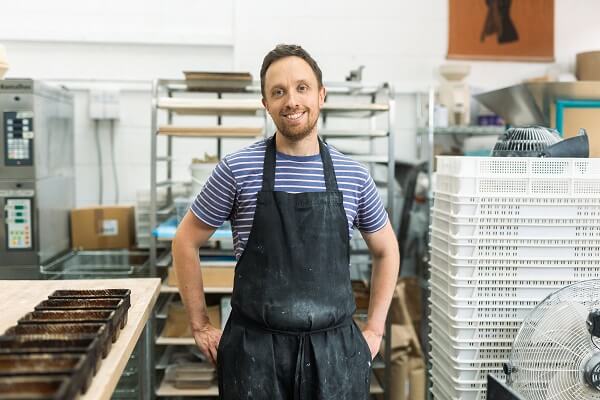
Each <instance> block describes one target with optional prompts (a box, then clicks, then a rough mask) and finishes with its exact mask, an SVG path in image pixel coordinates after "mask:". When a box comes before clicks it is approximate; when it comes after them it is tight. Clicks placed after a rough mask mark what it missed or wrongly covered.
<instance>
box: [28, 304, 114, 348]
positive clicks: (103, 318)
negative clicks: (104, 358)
mask: <svg viewBox="0 0 600 400" xmlns="http://www.w3.org/2000/svg"><path fill="white" fill-rule="evenodd" d="M123 318H124V314H123V313H120V314H117V312H116V310H68V311H62V310H43V311H32V312H30V313H27V314H25V316H23V318H21V319H19V321H18V324H19V325H22V324H57V323H102V324H107V327H108V330H109V334H110V335H111V338H112V341H113V343H114V342H115V341H116V340H117V339H118V337H119V332H120V327H121V325H122V324H123V322H124V321H123Z"/></svg>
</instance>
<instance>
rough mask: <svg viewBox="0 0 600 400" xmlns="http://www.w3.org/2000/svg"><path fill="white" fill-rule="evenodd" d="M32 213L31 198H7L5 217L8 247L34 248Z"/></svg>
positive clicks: (15, 248) (18, 248)
mask: <svg viewBox="0 0 600 400" xmlns="http://www.w3.org/2000/svg"><path fill="white" fill-rule="evenodd" d="M31 214H32V210H31V199H28V198H12V199H6V204H5V206H4V217H5V224H6V241H7V243H6V248H7V249H11V250H30V249H32V248H33V241H32V239H31V238H32V236H31V235H32V232H33V230H32V226H31V225H32V224H31V221H32V219H31Z"/></svg>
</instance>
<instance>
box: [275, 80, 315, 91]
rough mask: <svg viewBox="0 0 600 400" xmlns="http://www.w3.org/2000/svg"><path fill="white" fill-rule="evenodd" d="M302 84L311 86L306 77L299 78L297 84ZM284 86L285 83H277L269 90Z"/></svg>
mask: <svg viewBox="0 0 600 400" xmlns="http://www.w3.org/2000/svg"><path fill="white" fill-rule="evenodd" d="M300 84H304V85H306V86H310V84H309V83H308V81H307V80H305V79H298V80H297V81H296V85H300ZM283 88H284V85H283V84H281V83H276V84H274V85H273V86H271V87H270V88H269V89H268V90H269V91H271V90H273V89H283Z"/></svg>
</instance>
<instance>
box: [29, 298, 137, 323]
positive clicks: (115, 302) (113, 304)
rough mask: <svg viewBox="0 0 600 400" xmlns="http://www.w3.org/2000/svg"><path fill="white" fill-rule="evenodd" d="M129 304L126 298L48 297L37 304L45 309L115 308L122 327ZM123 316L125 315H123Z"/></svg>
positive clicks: (36, 307)
mask: <svg viewBox="0 0 600 400" xmlns="http://www.w3.org/2000/svg"><path fill="white" fill-rule="evenodd" d="M128 308H129V306H128V304H127V303H126V299H125V298H108V299H48V300H44V301H42V302H40V303H39V304H38V305H37V306H35V310H36V311H43V310H115V314H116V316H115V317H116V318H117V319H120V320H122V323H121V328H123V327H125V325H126V324H127V314H128V312H127V311H128ZM121 316H123V317H121ZM121 318H122V319H121Z"/></svg>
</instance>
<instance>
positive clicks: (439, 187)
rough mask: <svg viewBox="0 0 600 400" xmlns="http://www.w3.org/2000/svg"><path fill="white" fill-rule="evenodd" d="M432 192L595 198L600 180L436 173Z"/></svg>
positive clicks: (598, 192) (599, 193)
mask: <svg viewBox="0 0 600 400" xmlns="http://www.w3.org/2000/svg"><path fill="white" fill-rule="evenodd" d="M434 182H435V186H434V190H435V191H440V192H444V193H449V194H455V195H460V196H473V195H495V196H501V195H504V196H532V197H534V196H547V197H565V196H573V197H575V196H579V197H590V198H593V197H597V196H598V195H600V178H597V179H576V178H556V177H547V178H541V177H540V178H533V177H523V178H516V177H462V176H461V177H459V176H448V175H440V174H437V175H436V177H435V180H434Z"/></svg>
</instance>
